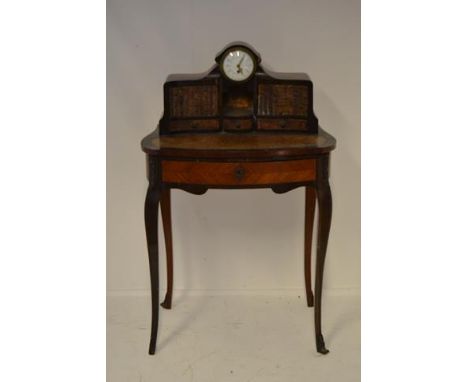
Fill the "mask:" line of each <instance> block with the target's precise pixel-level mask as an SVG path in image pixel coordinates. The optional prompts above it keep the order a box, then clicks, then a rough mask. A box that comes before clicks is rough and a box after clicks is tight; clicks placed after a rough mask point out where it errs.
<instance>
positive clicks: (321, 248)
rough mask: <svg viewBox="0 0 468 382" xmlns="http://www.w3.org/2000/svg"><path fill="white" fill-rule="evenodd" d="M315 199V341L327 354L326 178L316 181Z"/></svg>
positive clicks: (328, 199) (328, 220)
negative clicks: (324, 329)
mask: <svg viewBox="0 0 468 382" xmlns="http://www.w3.org/2000/svg"><path fill="white" fill-rule="evenodd" d="M317 199H318V208H319V220H318V241H317V260H316V261H317V266H316V270H315V271H316V274H315V312H314V318H315V341H316V345H317V351H318V352H319V353H322V354H327V353H328V350H327V349H326V348H325V343H324V340H323V336H322V284H323V270H324V266H325V255H326V252H327V244H328V234H329V232H330V225H331V214H332V199H331V192H330V185H329V184H328V179H322V180H321V181H320V182H318V183H317Z"/></svg>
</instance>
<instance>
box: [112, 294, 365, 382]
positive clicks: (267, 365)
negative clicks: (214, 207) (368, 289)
mask: <svg viewBox="0 0 468 382" xmlns="http://www.w3.org/2000/svg"><path fill="white" fill-rule="evenodd" d="M163 297H164V296H161V299H162V298H163ZM322 309H323V334H324V337H325V343H326V345H327V348H328V349H329V350H330V353H329V354H327V355H321V354H318V353H317V352H316V350H315V342H314V341H315V340H314V324H313V323H314V320H313V316H314V309H313V308H307V306H306V302H305V299H304V297H303V296H302V295H300V296H291V295H290V296H287V297H272V296H255V295H244V296H177V297H175V298H174V301H173V306H172V309H171V310H165V309H163V308H160V322H159V335H158V344H157V350H156V354H155V355H154V356H150V355H148V353H147V351H148V340H149V336H150V332H149V327H150V297H149V296H138V297H135V296H125V297H120V296H119V297H108V302H107V321H108V322H107V380H108V382H123V381H128V382H140V381H141V382H143V381H158V382H173V381H174V382H185V381H193V382H224V381H226V382H228V381H242V382H260V381H268V382H280V381H281V382H286V381H287V382H296V381H297V382H299V381H301V382H302V381H320V382H327V381H330V382H331V381H333V382H352V381H359V380H360V298H359V296H356V295H349V294H348V295H346V294H343V295H340V294H336V293H335V294H330V295H326V294H325V295H324V297H323V308H322Z"/></svg>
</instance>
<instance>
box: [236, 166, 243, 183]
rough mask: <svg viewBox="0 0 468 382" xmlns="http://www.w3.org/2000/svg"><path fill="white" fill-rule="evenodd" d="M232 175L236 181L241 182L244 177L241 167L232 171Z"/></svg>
mask: <svg viewBox="0 0 468 382" xmlns="http://www.w3.org/2000/svg"><path fill="white" fill-rule="evenodd" d="M234 175H235V177H236V179H237V180H242V178H243V177H244V176H245V169H244V168H243V167H242V166H238V167H236V169H235V170H234Z"/></svg>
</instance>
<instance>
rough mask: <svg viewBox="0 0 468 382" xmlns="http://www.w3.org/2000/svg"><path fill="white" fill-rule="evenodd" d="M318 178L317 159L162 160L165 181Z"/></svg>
mask: <svg viewBox="0 0 468 382" xmlns="http://www.w3.org/2000/svg"><path fill="white" fill-rule="evenodd" d="M314 179H315V160H314V159H303V160H290V161H282V162H191V161H173V160H163V162H162V181H163V182H165V183H175V184H199V185H207V186H239V185H252V186H254V185H270V184H282V183H295V182H308V181H312V180H314Z"/></svg>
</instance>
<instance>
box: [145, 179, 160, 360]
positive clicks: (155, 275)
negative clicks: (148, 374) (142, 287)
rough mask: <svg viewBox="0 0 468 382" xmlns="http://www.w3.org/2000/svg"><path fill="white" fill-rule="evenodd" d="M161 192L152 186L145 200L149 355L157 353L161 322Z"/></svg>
mask: <svg viewBox="0 0 468 382" xmlns="http://www.w3.org/2000/svg"><path fill="white" fill-rule="evenodd" d="M159 198H160V191H159V190H158V188H157V187H155V186H153V185H150V187H149V188H148V192H147V193H146V200H145V227H146V242H147V244H148V257H149V265H150V278H151V313H152V314H151V315H152V317H151V337H150V345H149V354H154V353H155V351H156V340H157V337H158V321H159V301H158V300H159V264H158V261H159V260H158V206H159Z"/></svg>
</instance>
